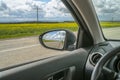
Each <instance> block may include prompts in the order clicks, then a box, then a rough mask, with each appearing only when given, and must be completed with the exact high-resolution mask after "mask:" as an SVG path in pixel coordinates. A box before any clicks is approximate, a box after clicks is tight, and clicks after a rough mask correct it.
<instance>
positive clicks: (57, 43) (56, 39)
mask: <svg viewBox="0 0 120 80" xmlns="http://www.w3.org/2000/svg"><path fill="white" fill-rule="evenodd" d="M65 39H66V32H65V31H51V32H48V33H46V34H44V35H43V37H42V42H43V44H44V45H45V46H46V47H50V48H55V49H63V48H64V43H65Z"/></svg>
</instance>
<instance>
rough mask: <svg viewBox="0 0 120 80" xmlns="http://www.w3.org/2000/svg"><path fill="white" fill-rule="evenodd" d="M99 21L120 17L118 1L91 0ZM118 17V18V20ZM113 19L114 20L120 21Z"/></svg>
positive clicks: (119, 2)
mask: <svg viewBox="0 0 120 80" xmlns="http://www.w3.org/2000/svg"><path fill="white" fill-rule="evenodd" d="M93 2H94V5H95V8H96V11H97V14H98V16H99V19H102V20H111V19H112V18H113V17H116V16H118V15H119V16H120V6H119V5H120V0H93ZM119 16H118V18H119ZM118 18H115V19H116V20H120V19H118Z"/></svg>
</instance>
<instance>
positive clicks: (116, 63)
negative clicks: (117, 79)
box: [85, 41, 120, 80]
mask: <svg viewBox="0 0 120 80" xmlns="http://www.w3.org/2000/svg"><path fill="white" fill-rule="evenodd" d="M117 46H120V42H117V41H108V42H103V43H100V44H97V45H95V46H94V47H93V49H92V50H91V51H90V54H89V56H88V59H87V62H86V66H85V78H86V79H85V80H90V78H91V75H92V71H93V70H94V67H95V65H96V64H97V62H98V61H99V60H100V59H101V58H102V57H103V56H104V54H106V53H107V52H108V51H110V50H112V49H113V48H115V47H117ZM105 66H106V67H107V68H109V69H111V70H114V71H116V72H119V71H120V55H116V56H115V57H114V58H112V59H111V60H110V61H109V62H108V63H107V64H106V65H105ZM102 77H103V76H102Z"/></svg>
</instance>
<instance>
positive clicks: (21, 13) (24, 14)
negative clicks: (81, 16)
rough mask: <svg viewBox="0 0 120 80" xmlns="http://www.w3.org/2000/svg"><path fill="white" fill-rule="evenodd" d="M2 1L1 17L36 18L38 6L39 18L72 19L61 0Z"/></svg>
mask: <svg viewBox="0 0 120 80" xmlns="http://www.w3.org/2000/svg"><path fill="white" fill-rule="evenodd" d="M2 2H3V3H0V4H1V5H0V10H1V11H0V15H1V17H13V18H15V17H16V18H26V19H27V18H36V15H37V8H38V9H39V18H40V19H41V20H49V21H50V20H51V21H52V20H58V21H60V20H62V21H64V20H65V19H66V20H73V19H72V16H71V14H70V12H69V10H68V9H67V8H66V7H65V6H64V4H63V3H62V1H61V0H12V1H11V0H2ZM1 6H2V7H1Z"/></svg>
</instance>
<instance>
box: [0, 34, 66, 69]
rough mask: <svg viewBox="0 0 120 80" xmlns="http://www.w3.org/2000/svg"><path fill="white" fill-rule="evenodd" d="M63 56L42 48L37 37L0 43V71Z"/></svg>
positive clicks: (57, 52) (58, 52) (59, 52)
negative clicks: (34, 61)
mask: <svg viewBox="0 0 120 80" xmlns="http://www.w3.org/2000/svg"><path fill="white" fill-rule="evenodd" d="M60 54H64V52H62V53H61V51H55V50H50V49H46V48H44V47H42V46H41V45H40V43H39V39H38V36H36V37H29V38H21V39H11V40H3V41H0V69H1V68H4V67H8V66H12V65H17V64H21V63H25V62H29V61H33V60H38V59H42V58H46V57H50V56H55V55H60Z"/></svg>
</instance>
